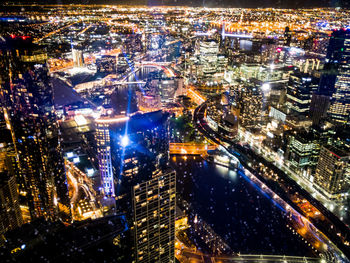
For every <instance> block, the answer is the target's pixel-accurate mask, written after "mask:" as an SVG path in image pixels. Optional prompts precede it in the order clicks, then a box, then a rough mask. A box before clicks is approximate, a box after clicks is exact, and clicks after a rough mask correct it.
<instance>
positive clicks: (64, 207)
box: [0, 38, 70, 220]
mask: <svg viewBox="0 0 350 263" xmlns="http://www.w3.org/2000/svg"><path fill="white" fill-rule="evenodd" d="M0 53H1V54H0V79H1V83H0V85H1V93H0V99H1V107H3V110H4V116H5V121H6V124H7V127H8V128H9V129H10V131H11V136H12V139H13V144H14V150H15V154H16V156H17V162H18V168H19V172H18V175H17V178H16V179H17V183H18V186H19V192H20V193H21V195H22V196H23V197H24V199H25V205H27V206H28V208H29V211H30V214H31V218H32V219H34V218H38V217H45V218H50V219H58V218H61V219H63V220H70V203H69V198H68V189H67V183H66V176H65V170H64V162H63V158H62V156H61V152H60V144H59V137H58V135H59V134H58V127H57V121H56V115H55V111H54V108H53V95H52V87H51V84H50V81H49V75H48V69H47V66H46V60H47V54H46V51H45V50H44V49H43V48H42V47H39V46H37V45H34V44H32V43H31V40H30V39H22V38H9V39H7V40H5V41H2V42H1V43H0Z"/></svg>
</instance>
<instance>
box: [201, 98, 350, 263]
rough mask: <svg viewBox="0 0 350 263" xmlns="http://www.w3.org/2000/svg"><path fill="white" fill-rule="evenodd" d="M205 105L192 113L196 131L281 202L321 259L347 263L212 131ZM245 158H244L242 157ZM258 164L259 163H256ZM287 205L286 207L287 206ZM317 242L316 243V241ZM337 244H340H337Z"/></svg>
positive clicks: (337, 249) (329, 241) (294, 225)
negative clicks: (232, 157) (222, 149)
mask: <svg viewBox="0 0 350 263" xmlns="http://www.w3.org/2000/svg"><path fill="white" fill-rule="evenodd" d="M206 108H207V103H206V102H205V103H203V104H201V105H200V106H199V107H197V108H196V110H195V112H194V122H195V124H196V126H197V128H198V130H199V131H200V132H201V133H202V134H203V135H204V136H205V137H207V138H209V139H211V140H212V141H214V142H215V143H217V144H219V145H221V146H222V147H223V148H224V149H226V150H227V152H228V153H230V154H231V155H232V156H234V157H236V158H238V159H239V161H240V163H241V169H240V170H241V174H242V175H245V176H247V177H249V178H250V179H251V180H253V181H254V183H256V184H258V185H260V186H261V188H262V189H263V190H264V191H265V192H266V193H267V194H269V195H270V196H271V197H273V198H274V200H275V201H276V200H277V201H278V202H281V203H280V204H281V205H283V206H284V207H285V209H287V208H288V209H287V210H288V211H287V212H288V213H290V215H291V219H292V222H293V224H291V225H292V226H293V228H294V227H295V228H296V231H298V234H300V235H303V238H305V239H306V240H307V241H308V242H309V243H310V244H312V245H313V246H314V247H315V248H316V249H317V250H318V251H319V252H320V253H321V255H322V257H324V258H326V259H327V261H328V262H349V260H348V259H347V258H346V256H345V255H344V254H343V253H342V251H340V249H339V248H338V247H337V246H336V245H335V244H334V243H333V242H332V241H331V240H330V239H329V238H328V237H327V236H326V235H324V234H323V233H322V232H321V231H319V229H317V228H316V227H315V226H314V225H313V224H312V223H311V222H310V221H309V220H308V219H307V218H305V217H304V216H303V215H302V214H300V213H299V211H297V209H294V208H292V207H291V206H290V203H287V201H284V200H283V199H282V198H280V197H279V196H278V195H277V194H276V193H275V192H273V191H272V190H271V189H269V188H268V187H267V186H266V184H265V183H264V182H263V181H264V180H262V181H261V180H259V179H261V176H259V175H258V174H257V172H256V171H255V170H254V169H252V168H251V167H250V165H249V164H251V162H255V161H256V160H255V159H252V160H249V159H247V157H246V156H247V155H243V154H242V155H241V154H239V153H238V152H239V151H238V150H237V147H236V146H237V144H236V143H234V142H232V141H230V140H228V139H226V138H224V137H223V136H221V135H220V134H218V133H216V132H215V131H213V130H212V129H211V128H210V127H209V126H208V125H207V123H206V121H205V113H206ZM243 156H245V158H244V157H243ZM255 157H256V155H252V156H250V158H255ZM259 161H264V159H263V158H260V159H259ZM258 163H259V162H258ZM279 194H283V193H282V192H279ZM282 196H283V197H284V198H286V195H285V194H284V195H282ZM287 205H288V206H287ZM305 226H306V227H305ZM302 229H304V230H305V229H306V230H307V231H306V232H305V231H303V230H302ZM316 240H317V241H316ZM338 241H339V240H338ZM337 244H340V245H341V243H340V242H337Z"/></svg>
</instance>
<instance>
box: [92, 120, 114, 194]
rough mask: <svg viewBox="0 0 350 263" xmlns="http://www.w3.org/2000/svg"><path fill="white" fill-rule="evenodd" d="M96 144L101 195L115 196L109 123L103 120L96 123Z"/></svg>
mask: <svg viewBox="0 0 350 263" xmlns="http://www.w3.org/2000/svg"><path fill="white" fill-rule="evenodd" d="M96 142H97V153H98V165H99V170H100V175H101V185H102V188H103V194H104V195H105V196H106V197H111V196H115V190H114V177H113V169H112V156H111V141H110V136H109V123H108V122H107V121H105V120H103V119H101V120H97V121H96Z"/></svg>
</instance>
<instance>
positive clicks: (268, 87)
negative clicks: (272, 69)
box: [261, 83, 271, 92]
mask: <svg viewBox="0 0 350 263" xmlns="http://www.w3.org/2000/svg"><path fill="white" fill-rule="evenodd" d="M270 88H271V87H270V84H269V83H264V84H263V85H262V87H261V89H262V90H263V91H265V92H266V91H269V90H270Z"/></svg>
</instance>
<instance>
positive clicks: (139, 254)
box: [133, 172, 176, 263]
mask: <svg viewBox="0 0 350 263" xmlns="http://www.w3.org/2000/svg"><path fill="white" fill-rule="evenodd" d="M175 207H176V174H175V172H168V173H161V172H160V173H158V174H155V175H154V177H153V178H152V179H151V180H149V181H146V182H144V183H140V184H138V185H136V186H134V187H133V208H134V227H135V253H136V262H144V263H146V262H161V263H170V262H175V258H174V250H175V247H174V246H175Z"/></svg>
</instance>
